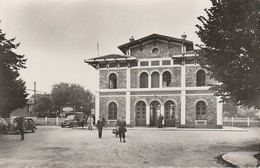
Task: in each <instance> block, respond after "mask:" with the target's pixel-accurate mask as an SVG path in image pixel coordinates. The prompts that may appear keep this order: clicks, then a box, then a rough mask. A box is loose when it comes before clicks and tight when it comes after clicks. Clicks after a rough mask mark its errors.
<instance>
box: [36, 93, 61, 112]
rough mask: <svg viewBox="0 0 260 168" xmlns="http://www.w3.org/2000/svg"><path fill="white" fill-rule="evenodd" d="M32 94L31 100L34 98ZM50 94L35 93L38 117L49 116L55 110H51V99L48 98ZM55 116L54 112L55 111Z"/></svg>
mask: <svg viewBox="0 0 260 168" xmlns="http://www.w3.org/2000/svg"><path fill="white" fill-rule="evenodd" d="M34 96H35V95H33V96H32V97H31V99H32V100H34ZM50 97H51V96H50V94H36V110H35V111H36V112H37V116H38V117H45V116H51V114H52V113H54V112H56V111H53V109H52V106H53V103H52V100H51V98H50ZM55 117H56V113H55Z"/></svg>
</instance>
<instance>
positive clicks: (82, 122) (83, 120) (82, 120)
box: [80, 116, 86, 129]
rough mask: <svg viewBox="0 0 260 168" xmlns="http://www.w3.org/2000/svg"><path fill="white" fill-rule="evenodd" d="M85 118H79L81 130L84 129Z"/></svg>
mask: <svg viewBox="0 0 260 168" xmlns="http://www.w3.org/2000/svg"><path fill="white" fill-rule="evenodd" d="M85 120H86V119H85V116H82V117H81V118H80V124H81V127H82V129H84V125H85Z"/></svg>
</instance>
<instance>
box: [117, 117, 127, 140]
mask: <svg viewBox="0 0 260 168" xmlns="http://www.w3.org/2000/svg"><path fill="white" fill-rule="evenodd" d="M117 125H118V127H119V131H118V133H119V138H120V142H122V140H121V139H122V138H123V142H125V132H126V122H125V120H124V117H122V118H121V120H120V121H119V122H118V124H117Z"/></svg>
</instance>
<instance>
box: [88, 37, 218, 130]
mask: <svg viewBox="0 0 260 168" xmlns="http://www.w3.org/2000/svg"><path fill="white" fill-rule="evenodd" d="M118 48H119V49H120V50H121V51H122V52H123V54H122V55H118V54H110V55H105V56H101V57H96V58H92V59H88V60H85V63H88V64H90V65H92V66H93V67H94V68H96V70H97V71H98V75H99V76H98V79H99V90H98V91H96V99H95V107H96V109H95V110H96V111H95V115H96V120H97V119H98V118H99V116H103V117H105V119H106V121H108V123H109V124H112V125H113V124H115V122H116V120H117V118H118V117H125V119H126V123H127V124H128V125H129V126H150V127H153V126H157V125H158V117H159V116H160V115H162V116H163V117H164V120H163V124H164V126H165V127H206V128H222V112H223V105H222V103H219V98H218V97H216V96H214V95H213V92H212V91H210V90H209V88H210V86H212V85H214V84H215V81H214V80H212V79H210V78H209V77H208V76H207V72H206V70H205V69H203V68H202V67H200V65H199V64H198V61H199V60H200V59H201V58H200V56H199V55H198V54H197V52H196V51H194V50H193V42H191V41H188V40H186V36H185V35H183V36H182V38H181V39H178V38H173V37H169V36H163V35H159V34H151V35H149V36H146V37H143V38H141V39H138V40H134V39H130V42H129V43H126V44H123V45H121V46H119V47H118Z"/></svg>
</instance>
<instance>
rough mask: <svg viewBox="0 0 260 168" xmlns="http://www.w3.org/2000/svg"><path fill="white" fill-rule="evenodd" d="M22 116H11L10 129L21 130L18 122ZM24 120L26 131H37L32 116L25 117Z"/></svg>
mask: <svg viewBox="0 0 260 168" xmlns="http://www.w3.org/2000/svg"><path fill="white" fill-rule="evenodd" d="M19 120H20V117H14V118H11V121H10V124H9V126H8V127H9V129H8V130H9V131H15V132H19V128H18V123H19ZM24 122H25V132H28V131H31V132H35V129H37V128H36V125H35V123H34V121H33V119H32V118H30V117H24Z"/></svg>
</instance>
